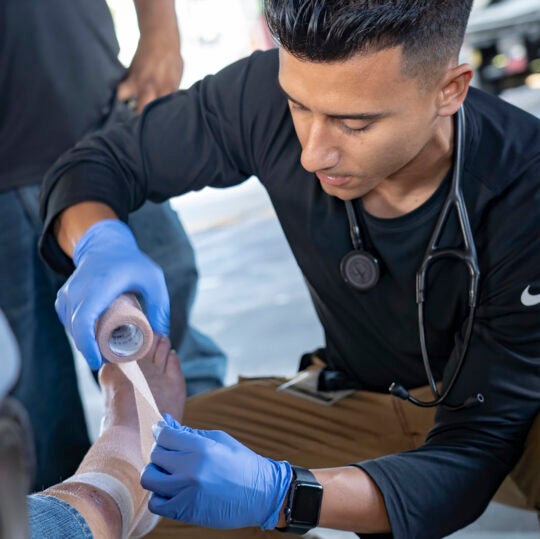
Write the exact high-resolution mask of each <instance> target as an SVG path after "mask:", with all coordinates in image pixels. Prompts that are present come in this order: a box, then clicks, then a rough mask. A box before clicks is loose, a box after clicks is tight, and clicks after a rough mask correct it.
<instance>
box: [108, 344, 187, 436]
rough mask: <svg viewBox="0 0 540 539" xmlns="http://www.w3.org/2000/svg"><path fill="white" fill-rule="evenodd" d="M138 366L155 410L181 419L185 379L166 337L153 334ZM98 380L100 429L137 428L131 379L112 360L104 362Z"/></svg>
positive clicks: (184, 396) (184, 397)
mask: <svg viewBox="0 0 540 539" xmlns="http://www.w3.org/2000/svg"><path fill="white" fill-rule="evenodd" d="M139 367H140V369H141V371H142V373H143V374H144V377H145V378H146V381H147V382H148V386H149V387H150V390H151V391H152V394H153V395H154V398H155V400H156V404H157V405H158V408H159V411H160V412H161V413H162V414H164V413H168V414H171V415H172V416H173V417H174V418H175V419H177V420H178V421H181V419H182V415H183V412H184V403H185V401H186V382H185V379H184V375H183V374H182V370H181V369H180V360H179V359H178V356H177V354H176V352H174V351H173V350H171V342H170V340H169V339H168V338H167V337H162V336H160V335H155V337H154V342H153V344H152V348H151V350H150V352H149V353H148V356H147V357H146V358H144V359H141V360H140V361H139ZM99 382H100V385H101V388H102V390H103V396H104V399H105V415H104V417H103V422H102V428H103V429H107V428H110V427H112V426H120V425H121V426H125V427H133V428H135V429H138V427H139V423H138V417H137V410H136V406H135V396H134V392H133V386H132V385H131V382H130V381H129V380H128V379H127V378H126V377H125V376H124V374H123V373H122V371H121V370H120V369H119V368H118V366H117V365H115V364H114V363H106V364H105V365H103V367H102V369H101V371H100V372H99Z"/></svg>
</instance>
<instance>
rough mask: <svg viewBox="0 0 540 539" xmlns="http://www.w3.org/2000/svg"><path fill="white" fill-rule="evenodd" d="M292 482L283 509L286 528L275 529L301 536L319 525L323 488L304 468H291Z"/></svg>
mask: <svg viewBox="0 0 540 539" xmlns="http://www.w3.org/2000/svg"><path fill="white" fill-rule="evenodd" d="M292 470H293V480H292V482H291V487H290V489H289V493H288V495H287V506H286V507H285V521H286V522H287V527H286V528H277V529H278V530H279V531H281V532H284V533H295V534H297V535H303V534H304V533H307V532H308V531H309V530H311V529H313V528H316V527H317V525H318V524H319V515H320V513H321V503H322V497H323V488H322V486H321V485H320V484H319V483H318V482H317V479H315V476H314V475H313V474H312V473H311V472H310V471H309V470H308V469H306V468H302V467H301V466H292Z"/></svg>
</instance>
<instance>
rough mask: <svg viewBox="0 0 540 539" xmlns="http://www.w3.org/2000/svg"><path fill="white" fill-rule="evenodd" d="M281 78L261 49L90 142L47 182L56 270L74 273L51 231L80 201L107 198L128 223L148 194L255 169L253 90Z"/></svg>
mask: <svg viewBox="0 0 540 539" xmlns="http://www.w3.org/2000/svg"><path fill="white" fill-rule="evenodd" d="M254 64H256V67H255V69H253V65H254ZM253 71H255V73H253ZM276 76H277V61H276V58H275V54H274V55H269V54H268V53H255V54H254V55H252V56H251V57H250V58H246V59H244V60H240V61H238V62H236V63H235V64H232V65H231V66H228V67H227V68H225V69H224V70H223V71H221V72H220V73H218V74H217V75H215V76H208V77H206V78H205V79H203V80H202V81H200V82H198V83H196V84H195V85H194V86H192V87H191V88H190V89H189V90H187V91H179V92H176V93H174V94H172V95H170V96H167V97H164V98H162V99H158V100H157V101H155V102H153V103H151V104H150V105H149V106H148V107H147V108H146V109H145V110H144V112H143V114H142V115H141V116H140V117H135V118H133V119H131V120H130V121H127V122H125V123H121V124H117V125H114V126H112V127H110V128H108V129H106V130H104V131H100V132H97V133H95V134H93V135H91V136H89V137H87V138H85V139H83V141H81V142H80V143H79V144H78V145H77V146H75V147H74V148H73V149H72V150H70V151H68V152H67V153H66V154H64V155H63V156H62V157H61V158H60V159H59V160H58V161H57V162H56V163H55V165H54V166H53V167H52V169H51V170H50V171H49V172H48V174H47V176H46V178H45V180H44V184H43V189H42V192H41V217H42V220H43V222H44V232H43V236H42V238H41V241H40V251H41V254H42V256H43V257H44V259H45V260H46V261H47V262H48V263H49V265H51V266H52V267H53V268H54V269H56V270H57V271H61V272H63V273H70V272H71V271H72V270H73V266H72V264H71V261H70V260H69V259H68V258H67V257H66V256H65V255H64V254H63V253H62V252H61V250H60V248H59V247H58V245H57V243H56V240H55V239H54V236H53V234H52V230H51V223H52V222H53V220H54V218H55V217H56V216H57V215H58V214H59V213H60V212H61V211H62V210H64V209H66V208H67V207H69V206H72V205H73V204H76V203H78V202H82V201H99V202H103V203H105V204H107V205H109V206H110V207H111V208H112V209H113V210H114V211H115V212H116V213H117V215H118V216H119V218H120V219H122V220H126V219H127V216H128V213H129V212H131V211H134V210H135V209H137V208H138V207H139V206H140V205H141V204H143V202H144V201H145V200H146V199H150V200H152V201H163V200H166V199H167V198H170V197H171V196H174V195H180V194H183V193H185V192H187V191H191V190H197V189H201V188H203V187H205V186H213V187H228V186H232V185H235V184H238V183H240V182H242V181H243V180H245V179H246V178H248V177H249V176H251V175H252V174H254V173H256V169H255V166H254V164H253V159H252V158H251V150H252V141H251V140H250V137H251V131H250V129H251V128H250V126H252V125H253V123H254V122H256V116H257V112H256V111H255V110H254V109H255V108H256V103H257V101H258V98H259V97H260V92H259V95H255V94H254V92H253V91H251V90H252V89H255V88H256V84H255V82H256V81H257V80H258V82H259V83H260V84H261V86H262V87H264V86H265V79H269V80H272V78H274V79H275V78H276ZM247 94H249V95H247Z"/></svg>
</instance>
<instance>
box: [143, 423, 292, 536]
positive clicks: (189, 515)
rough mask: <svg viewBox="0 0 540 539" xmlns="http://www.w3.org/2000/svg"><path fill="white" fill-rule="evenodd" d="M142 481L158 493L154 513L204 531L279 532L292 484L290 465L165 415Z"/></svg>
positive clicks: (153, 502) (221, 434)
mask: <svg viewBox="0 0 540 539" xmlns="http://www.w3.org/2000/svg"><path fill="white" fill-rule="evenodd" d="M164 418H165V421H166V422H164V421H160V422H159V423H157V424H156V425H154V426H153V432H154V438H155V439H156V443H155V444H154V447H153V449H152V453H151V455H150V458H151V461H152V462H151V463H150V464H149V465H148V466H146V468H145V469H144V471H143V474H142V477H141V484H142V486H143V487H144V488H145V489H147V490H151V491H152V492H153V494H152V496H151V497H150V502H149V504H148V507H149V508H150V511H152V512H153V513H156V514H158V515H163V516H165V517H168V518H172V519H174V520H179V521H181V522H185V523H188V524H194V525H196V526H203V527H205V528H220V529H232V528H244V527H248V526H260V527H261V528H262V529H263V530H271V529H273V528H275V527H276V524H277V522H278V519H279V513H280V510H281V507H282V505H283V501H284V500H285V496H286V495H287V491H288V489H289V486H290V484H291V479H292V469H291V465H290V464H289V463H288V462H276V461H274V460H272V459H268V458H266V457H262V456H260V455H257V454H256V453H254V452H253V451H251V449H248V448H247V447H246V446H244V445H242V444H241V443H240V442H238V441H237V440H235V439H234V438H233V437H231V436H229V435H228V434H226V433H225V432H222V431H219V430H197V429H191V428H189V427H185V426H183V425H180V424H179V423H178V422H177V421H175V420H174V419H173V418H172V417H171V416H169V415H167V414H165V415H164Z"/></svg>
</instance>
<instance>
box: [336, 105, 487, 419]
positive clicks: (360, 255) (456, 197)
mask: <svg viewBox="0 0 540 539" xmlns="http://www.w3.org/2000/svg"><path fill="white" fill-rule="evenodd" d="M454 127H455V133H456V135H455V139H456V148H455V152H454V163H453V174H452V184H451V186H450V191H449V193H448V196H447V197H446V200H445V201H444V204H443V207H442V210H441V212H440V214H439V217H438V219H437V223H436V224H435V228H434V230H433V232H432V234H431V238H430V240H429V243H428V246H427V249H426V252H425V254H424V258H423V260H422V263H421V264H420V268H419V269H418V272H417V273H416V303H417V304H418V328H419V333H420V348H421V351H422V360H423V362H424V369H425V371H426V375H427V378H428V381H429V385H430V387H431V391H432V393H433V397H434V398H433V400H431V401H421V400H418V399H416V398H415V397H413V396H412V395H411V394H410V393H409V391H407V389H405V387H403V386H402V385H401V384H398V383H396V382H394V383H393V384H392V385H391V386H390V388H389V391H390V393H391V394H392V395H394V396H396V397H399V398H400V399H403V400H408V401H410V402H412V403H413V404H416V405H417V406H421V407H423V408H431V407H432V406H438V405H440V404H441V405H444V406H445V407H446V408H449V409H451V410H459V409H462V408H469V407H471V406H475V405H477V404H481V403H482V402H484V396H483V395H482V394H481V393H477V394H476V395H472V396H470V397H468V398H467V399H466V400H465V401H464V402H462V403H461V404H458V405H449V404H445V401H446V399H447V397H448V395H449V394H450V392H451V391H452V388H453V387H454V385H455V383H456V380H457V378H458V376H459V373H460V371H461V369H462V367H463V362H464V360H465V356H466V355H467V349H468V347H469V342H470V339H471V334H472V328H473V323H474V314H475V311H476V301H477V295H478V281H479V279H480V270H479V267H478V257H477V256H476V248H475V245H474V239H473V235H472V231H471V225H470V222H469V216H468V214H467V208H466V207H465V201H464V200H463V194H462V193H461V188H460V185H461V177H462V171H463V153H464V132H465V114H464V112H463V107H461V108H460V109H459V111H458V112H457V114H456V115H455V117H454ZM345 208H346V210H347V219H348V221H349V228H350V235H351V240H352V244H353V247H354V250H353V251H351V252H349V253H347V254H346V255H345V256H344V257H343V259H342V261H341V265H340V271H341V275H342V277H343V279H344V281H345V282H346V283H347V284H348V285H349V286H350V287H351V288H353V289H355V290H359V291H362V292H364V291H367V290H370V289H372V288H374V287H375V286H376V285H377V283H378V281H379V277H380V269H379V262H378V260H377V258H376V257H375V256H374V255H373V254H371V253H370V252H368V251H366V250H365V249H364V246H363V242H362V237H361V235H360V227H359V225H358V220H357V218H356V212H355V210H354V207H353V203H352V202H351V201H350V200H347V201H345ZM452 208H455V209H456V212H457V216H458V220H459V225H460V230H461V234H462V237H463V242H464V248H463V249H454V248H439V247H438V243H439V240H440V239H441V235H442V231H443V228H444V226H445V224H446V221H447V220H448V215H449V213H450V211H451V210H452ZM441 258H457V259H458V260H461V261H462V262H463V263H464V264H466V266H467V269H468V271H469V295H468V298H469V301H468V303H469V316H468V320H467V327H466V330H465V337H464V339H463V346H462V349H461V352H460V354H459V358H458V360H457V364H456V368H455V369H454V372H453V373H452V376H451V377H450V379H449V381H448V384H447V386H446V389H445V390H444V392H443V393H440V392H439V389H438V388H437V383H436V382H435V378H434V376H433V372H432V370H431V365H430V361H429V356H428V350H427V344H426V332H425V327H424V303H425V299H426V274H427V271H428V268H429V265H430V264H431V263H432V262H435V261H436V260H438V259H441Z"/></svg>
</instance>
